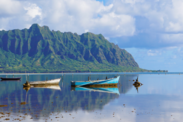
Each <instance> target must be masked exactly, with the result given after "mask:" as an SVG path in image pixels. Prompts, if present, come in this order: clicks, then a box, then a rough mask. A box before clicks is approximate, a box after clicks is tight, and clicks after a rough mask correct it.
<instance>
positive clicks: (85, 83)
mask: <svg viewBox="0 0 183 122" xmlns="http://www.w3.org/2000/svg"><path fill="white" fill-rule="evenodd" d="M119 78H120V76H116V77H114V78H109V79H107V78H106V79H104V80H93V81H91V80H89V81H71V86H77V87H81V86H90V87H92V86H94V87H95V86H97V85H100V86H106V85H107V86H116V85H117V84H118V81H119Z"/></svg>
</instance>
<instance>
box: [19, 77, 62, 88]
mask: <svg viewBox="0 0 183 122" xmlns="http://www.w3.org/2000/svg"><path fill="white" fill-rule="evenodd" d="M60 80H61V78H59V79H53V80H47V81H35V82H26V83H25V84H23V87H31V86H37V85H59V82H60Z"/></svg>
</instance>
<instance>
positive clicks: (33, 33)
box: [0, 24, 144, 72]
mask: <svg viewBox="0 0 183 122" xmlns="http://www.w3.org/2000/svg"><path fill="white" fill-rule="evenodd" d="M0 59H1V60H0V71H1V72H2V71H4V72H25V71H26V72H62V71H64V72H71V71H74V72H77V71H144V70H143V69H140V68H139V66H138V64H137V63H136V62H135V60H134V59H133V57H132V55H131V54H130V53H128V52H127V51H126V50H124V49H120V48H119V47H118V46H117V45H115V44H113V43H110V42H109V41H107V40H106V39H105V38H104V37H103V36H102V35H101V34H98V35H96V34H92V33H84V34H82V35H78V34H76V33H71V32H64V33H62V32H60V31H50V29H49V28H48V27H47V26H43V27H40V26H39V25H38V24H33V25H32V26H31V27H30V28H29V29H23V30H18V29H15V30H9V31H4V30H3V31H0Z"/></svg>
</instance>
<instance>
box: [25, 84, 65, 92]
mask: <svg viewBox="0 0 183 122" xmlns="http://www.w3.org/2000/svg"><path fill="white" fill-rule="evenodd" d="M30 88H46V89H53V90H60V91H61V88H60V86H59V85H45V84H36V85H31V86H29V87H23V89H25V90H27V89H28V90H29V89H30Z"/></svg>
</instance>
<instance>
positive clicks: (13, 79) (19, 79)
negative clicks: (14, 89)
mask: <svg viewBox="0 0 183 122" xmlns="http://www.w3.org/2000/svg"><path fill="white" fill-rule="evenodd" d="M20 79H21V77H19V78H2V77H1V80H4V81H5V80H20Z"/></svg>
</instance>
